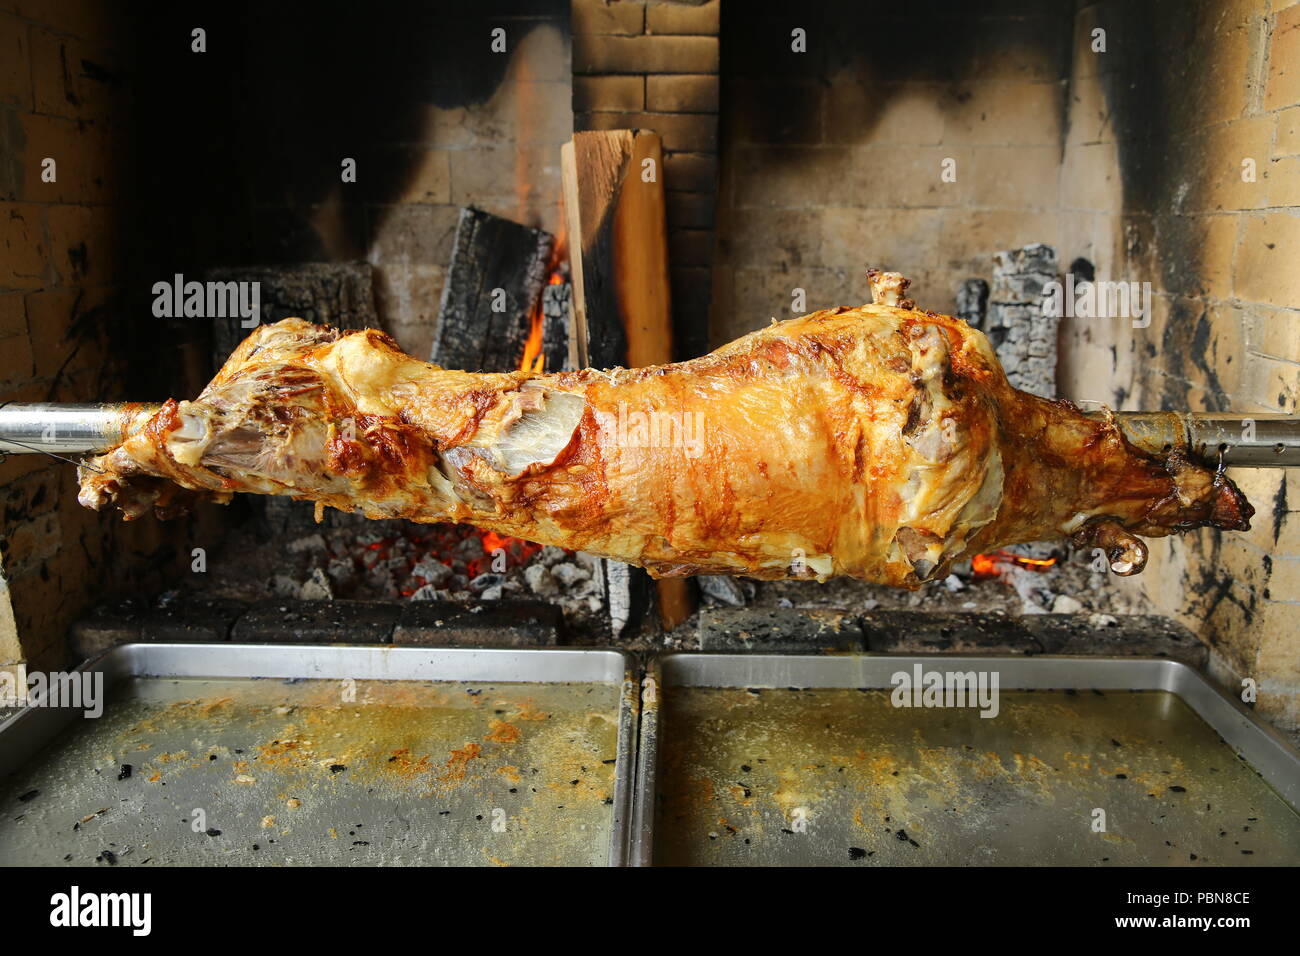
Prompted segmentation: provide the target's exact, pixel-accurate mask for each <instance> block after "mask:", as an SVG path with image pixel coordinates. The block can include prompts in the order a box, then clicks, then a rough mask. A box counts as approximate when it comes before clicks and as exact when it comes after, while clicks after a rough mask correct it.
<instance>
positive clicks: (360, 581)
mask: <svg viewBox="0 0 1300 956" xmlns="http://www.w3.org/2000/svg"><path fill="white" fill-rule="evenodd" d="M422 540H428V539H427V538H425V537H423V536H422V534H421V533H420V531H419V530H416V531H414V532H413V531H412V526H410V525H407V524H406V523H404V522H398V521H377V522H368V523H366V524H364V525H359V526H355V527H350V526H346V525H344V526H339V527H325V528H323V529H322V530H321V531H320V532H316V533H312V534H307V535H302V536H300V537H297V538H294V539H292V540H290V541H288V542H285V541H284V540H283V539H270V540H267V539H265V538H259V537H257V536H256V535H255V534H254V533H253V532H251V531H247V530H244V529H236V530H234V531H232V532H231V533H230V534H229V536H228V538H227V542H226V545H225V547H224V549H223V552H222V555H221V556H220V557H218V558H216V559H214V560H210V561H209V573H208V574H205V575H195V578H196V579H199V578H201V579H202V580H196V581H195V582H194V584H195V585H196V590H199V591H202V592H204V593H207V594H210V595H212V596H223V597H236V598H240V599H243V600H258V599H261V598H265V597H275V598H297V599H303V600H313V601H328V600H333V599H336V598H337V599H352V600H388V601H405V600H411V601H453V602H461V603H467V604H471V605H474V604H477V603H479V602H485V601H499V600H505V599H512V600H540V601H548V602H550V603H553V604H556V605H558V606H559V607H561V608H562V609H563V611H564V613H565V618H566V621H567V623H568V627H569V628H570V630H571V631H573V632H575V633H577V634H582V633H590V634H593V635H598V634H599V633H600V632H602V631H604V630H607V629H608V626H609V625H608V621H607V620H606V612H605V589H604V573H603V568H602V564H601V562H600V559H599V558H596V557H593V556H592V555H589V554H583V553H580V552H578V553H575V552H569V551H565V550H564V549H563V548H556V547H550V546H548V547H544V548H541V549H540V550H538V551H536V552H535V553H533V554H532V555H531V556H530V557H528V558H526V559H523V560H522V561H521V560H520V558H519V555H518V554H517V553H515V552H513V551H511V552H509V553H508V554H497V555H490V554H487V553H486V552H485V550H484V545H483V541H482V539H481V538H480V537H478V536H477V535H470V536H467V537H465V538H463V539H461V540H459V541H454V542H446V541H444V542H442V543H441V544H440V547H441V548H442V550H440V551H437V552H434V551H430V550H428V549H427V547H426V546H425V545H423V544H421V541H422ZM476 572H477V573H476Z"/></svg>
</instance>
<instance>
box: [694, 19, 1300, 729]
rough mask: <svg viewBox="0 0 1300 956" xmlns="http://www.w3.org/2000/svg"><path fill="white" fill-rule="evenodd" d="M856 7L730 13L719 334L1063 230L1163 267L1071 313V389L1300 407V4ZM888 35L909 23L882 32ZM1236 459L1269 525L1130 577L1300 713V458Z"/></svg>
mask: <svg viewBox="0 0 1300 956" xmlns="http://www.w3.org/2000/svg"><path fill="white" fill-rule="evenodd" d="M728 10H730V8H728ZM857 10H858V13H857V14H856V16H858V17H859V18H860V20H858V21H855V20H854V19H853V17H854V14H852V13H846V12H845V9H844V8H843V7H842V6H840V7H836V6H835V5H833V4H819V3H816V2H809V3H806V4H801V5H799V7H797V8H795V9H790V8H789V6H788V5H781V4H775V3H772V4H769V3H762V2H756V3H755V4H754V5H752V6H747V7H746V9H745V15H744V16H743V17H736V18H734V19H733V18H732V17H731V16H726V17H724V23H723V31H722V44H723V54H722V118H723V126H722V147H721V157H722V163H721V171H722V182H721V187H720V194H719V204H718V205H719V213H718V215H719V222H718V246H717V248H718V257H717V262H716V264H715V268H714V295H713V305H712V315H711V334H712V338H713V340H714V342H715V344H718V343H721V342H723V341H726V340H729V339H730V338H733V337H734V336H736V335H738V334H741V333H743V332H746V331H749V330H751V329H754V328H758V327H761V326H763V325H766V324H767V323H768V322H769V321H770V318H771V317H773V316H777V317H784V316H789V315H790V314H791V311H792V310H791V306H792V294H793V293H794V292H795V290H798V289H802V290H804V292H805V294H806V296H805V297H806V302H805V304H804V308H803V310H804V311H811V310H813V309H817V308H824V307H828V306H832V305H838V304H856V303H860V302H863V301H868V300H869V290H868V288H867V285H866V282H865V278H864V275H863V271H864V269H865V268H866V266H868V265H876V266H881V267H885V268H891V269H897V270H899V271H902V272H903V273H904V274H906V275H908V276H910V277H911V278H913V279H914V280H915V285H914V287H913V292H914V295H915V297H916V299H917V301H918V302H919V303H920V304H921V305H922V306H923V307H926V308H932V309H937V310H943V311H950V310H952V309H953V308H954V306H955V299H954V293H955V291H956V289H957V287H958V285H959V284H960V282H961V281H962V280H963V279H965V278H966V277H968V276H984V277H987V276H988V275H989V273H990V271H991V265H992V263H991V256H992V254H993V253H994V252H995V251H997V250H999V249H1005V248H1011V247H1016V246H1020V245H1022V244H1025V243H1028V242H1047V243H1049V244H1051V245H1053V246H1055V247H1056V249H1057V251H1058V254H1059V259H1060V262H1061V263H1062V266H1063V267H1068V266H1069V264H1070V263H1072V262H1074V261H1075V260H1076V259H1078V258H1084V259H1087V260H1088V261H1089V262H1090V263H1091V264H1092V265H1093V266H1095V268H1096V273H1097V277H1098V278H1099V279H1113V280H1119V279H1123V280H1128V281H1138V282H1142V281H1149V282H1151V284H1152V289H1153V292H1154V295H1155V307H1154V310H1153V311H1154V314H1153V318H1152V323H1151V326H1150V327H1149V328H1146V329H1135V328H1132V326H1131V323H1130V322H1129V321H1127V320H1124V319H1117V320H1115V319H1105V320H1102V319H1092V320H1083V319H1073V318H1067V319H1065V320H1064V321H1063V323H1062V334H1061V343H1060V345H1061V365H1060V370H1059V387H1060V390H1061V393H1062V394H1063V395H1065V396H1067V397H1070V398H1075V399H1093V400H1100V401H1103V402H1106V403H1107V404H1110V405H1112V406H1114V407H1120V408H1126V409H1147V408H1149V409H1161V408H1165V409H1179V408H1187V409H1192V410H1197V409H1207V410H1231V411H1241V412H1245V413H1249V412H1252V411H1255V412H1279V411H1280V412H1289V413H1294V412H1295V409H1296V402H1297V392H1298V391H1300V311H1297V306H1298V305H1300V280H1298V279H1297V276H1300V272H1298V271H1297V269H1296V263H1297V261H1300V209H1298V208H1297V204H1298V203H1300V106H1298V105H1297V104H1300V4H1297V3H1294V2H1286V0H1281V2H1266V3H1257V2H1252V0H1230V2H1210V0H1201V2H1196V3H1189V4H1181V5H1175V4H1132V3H1124V2H1103V3H1078V4H1074V3H1059V4H1053V3H1050V2H1048V3H1037V4H1030V3H1014V2H1012V3H1003V4H997V5H995V6H992V7H986V8H981V9H980V10H975V9H974V8H973V7H972V8H971V9H965V10H963V9H961V8H958V7H956V6H954V7H953V8H952V9H951V11H950V12H948V13H946V14H944V15H939V14H937V13H936V11H935V10H934V9H933V8H926V10H925V11H924V12H922V13H919V14H913V13H911V12H909V11H908V10H907V9H906V8H900V7H898V6H897V5H889V4H885V3H864V4H862V5H861V6H860V7H859V8H857ZM921 20H923V21H924V22H923V23H922V22H920V21H921ZM796 28H801V29H803V30H805V31H806V36H807V49H808V52H807V53H806V54H799V53H795V52H793V51H792V50H791V48H790V47H791V31H792V30H793V29H796ZM1097 29H1102V30H1104V31H1105V41H1106V50H1105V52H1104V53H1094V52H1093V50H1092V43H1093V37H1094V34H1093V31H1094V30H1097ZM864 36H873V37H876V38H877V39H878V40H879V39H880V38H882V37H889V38H891V41H890V42H884V41H881V42H877V43H873V44H870V45H869V46H868V47H867V48H866V50H867V52H865V53H863V52H862V51H863V49H864V47H863V41H862V38H863V37H864ZM842 38H847V39H842ZM944 160H952V161H953V162H954V164H955V165H954V169H955V172H956V179H955V181H953V182H944V181H943V180H942V179H941V177H940V168H941V163H943V161H944ZM1243 160H1252V161H1253V163H1254V166H1255V169H1256V178H1255V180H1254V181H1253V182H1243V179H1242V170H1243V165H1242V163H1243ZM1233 477H1234V478H1235V479H1236V480H1237V481H1238V482H1239V483H1240V484H1241V485H1242V487H1243V488H1244V489H1245V490H1246V492H1247V494H1248V495H1249V496H1250V498H1251V500H1252V501H1253V502H1254V503H1255V506H1256V508H1257V509H1258V511H1259V514H1258V516H1257V518H1256V521H1255V527H1254V529H1253V530H1252V531H1250V532H1249V533H1246V534H1240V533H1233V534H1217V533H1212V532H1208V531H1202V532H1197V533H1194V534H1189V535H1186V536H1180V537H1171V538H1166V539H1160V540H1156V541H1153V542H1152V557H1151V561H1150V564H1149V566H1148V568H1147V570H1146V572H1145V573H1144V574H1142V575H1140V576H1138V577H1135V578H1131V579H1121V578H1114V577H1112V578H1110V579H1109V582H1108V585H1107V586H1110V587H1118V588H1126V589H1132V590H1133V591H1135V592H1137V594H1138V596H1139V597H1142V598H1143V599H1145V601H1147V602H1148V603H1149V604H1150V606H1151V608H1152V610H1155V611H1159V612H1162V613H1165V614H1169V615H1172V616H1174V617H1177V618H1178V619H1180V620H1182V621H1183V622H1184V623H1186V624H1188V625H1189V626H1191V627H1192V628H1193V629H1195V630H1196V631H1197V632H1198V633H1199V634H1200V636H1201V637H1202V638H1203V639H1204V640H1205V641H1206V642H1207V643H1208V644H1209V645H1210V647H1211V650H1212V654H1211V660H1212V661H1213V662H1214V670H1215V672H1216V673H1217V674H1218V676H1219V677H1220V678H1221V679H1222V680H1223V681H1224V682H1225V683H1230V684H1234V685H1235V684H1236V683H1237V681H1238V680H1239V679H1240V678H1242V677H1253V678H1254V679H1255V680H1256V681H1258V682H1259V683H1260V686H1261V688H1262V691H1261V696H1260V703H1259V708H1260V710H1261V711H1262V712H1263V713H1264V714H1266V715H1267V716H1268V717H1269V718H1270V719H1273V720H1274V721H1276V722H1277V723H1278V724H1279V725H1281V726H1285V727H1289V728H1295V727H1297V726H1298V725H1300V712H1298V711H1297V701H1298V700H1300V643H1298V642H1297V641H1296V640H1295V635H1296V633H1297V630H1298V626H1300V589H1298V588H1300V562H1298V561H1297V558H1300V550H1297V548H1298V546H1300V530H1298V528H1300V517H1298V516H1297V513H1296V512H1297V509H1300V503H1298V502H1300V497H1298V496H1300V480H1298V479H1297V477H1296V476H1295V475H1294V474H1290V475H1288V474H1286V473H1284V472H1282V471H1280V470H1259V471H1249V470H1238V471H1236V472H1234V473H1233Z"/></svg>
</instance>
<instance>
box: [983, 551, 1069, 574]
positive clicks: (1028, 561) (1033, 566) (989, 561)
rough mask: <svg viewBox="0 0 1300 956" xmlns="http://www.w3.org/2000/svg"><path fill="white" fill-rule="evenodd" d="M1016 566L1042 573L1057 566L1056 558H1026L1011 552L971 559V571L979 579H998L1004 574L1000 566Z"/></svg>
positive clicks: (1000, 552) (997, 552)
mask: <svg viewBox="0 0 1300 956" xmlns="http://www.w3.org/2000/svg"><path fill="white" fill-rule="evenodd" d="M1003 564H1014V565H1016V566H1017V567H1021V568H1025V569H1026V570H1029V571H1037V572H1039V573H1042V572H1044V571H1048V570H1050V569H1051V568H1053V567H1055V566H1056V558H1025V557H1021V556H1020V555H1018V554H1012V553H1011V552H1010V551H995V552H993V553H992V554H977V555H975V556H974V557H973V558H971V559H970V566H971V570H972V571H973V572H974V573H975V577H977V578H996V577H998V576H1000V575H1001V574H1002V571H1001V568H1000V567H999V565H1003Z"/></svg>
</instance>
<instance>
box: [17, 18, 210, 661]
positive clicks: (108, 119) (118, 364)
mask: <svg viewBox="0 0 1300 956" xmlns="http://www.w3.org/2000/svg"><path fill="white" fill-rule="evenodd" d="M127 46H128V45H127V44H126V42H125V41H123V39H122V38H121V37H120V36H119V35H118V34H117V33H116V32H115V29H114V23H113V15H112V10H111V8H109V7H108V6H107V5H105V4H102V3H98V2H95V0H69V2H65V3H59V4H47V3H37V2H25V0H21V2H20V0H9V2H4V3H0V401H47V400H53V401H89V400H95V399H104V400H113V399H126V398H128V397H135V398H146V397H149V396H140V395H135V396H132V395H131V389H130V385H129V382H130V381H131V357H130V355H129V354H127V352H128V351H129V350H128V349H126V348H124V345H125V343H124V342H123V341H122V340H121V339H120V338H116V337H115V336H114V333H113V330H114V328H115V327H117V326H118V325H119V323H120V320H121V316H122V310H123V307H122V302H121V293H122V286H123V275H122V269H123V265H122V261H121V255H120V253H119V248H120V232H121V229H122V226H123V222H124V219H125V217H126V215H127V213H128V209H129V207H128V205H127V202H128V195H129V191H127V190H126V169H127V166H128V150H129V143H128V136H127V132H128V129H129V122H130V120H129V110H127V109H126V107H125V105H124V102H123V97H122V93H123V82H122V80H121V76H122V71H123V70H124V69H125V68H126V66H127V63H128V62H129V57H130V51H129V49H128V48H127ZM47 158H49V159H53V160H54V162H55V166H54V177H55V178H54V181H52V182H46V181H43V179H42V170H43V168H44V167H43V165H42V164H43V161H44V160H45V159H47ZM75 477H76V476H75V469H73V467H72V466H71V465H67V464H64V463H61V462H58V461H55V460H54V459H52V458H49V457H46V456H44V455H14V456H10V457H9V459H8V460H7V461H5V462H4V463H3V464H0V513H2V514H3V518H2V519H0V667H4V666H5V665H7V664H10V663H12V662H14V661H18V660H26V661H28V662H29V663H32V664H34V665H36V666H38V667H48V666H57V665H60V664H61V663H63V660H64V646H63V637H64V633H65V631H66V628H67V626H68V624H69V623H70V622H71V620H72V619H73V618H74V617H75V616H76V615H77V614H78V613H80V611H81V610H82V609H83V608H84V607H85V606H86V605H87V604H89V603H90V602H91V601H93V600H94V599H95V597H96V596H97V595H98V594H101V593H103V592H105V591H108V590H111V589H113V588H115V587H118V586H120V585H121V584H122V583H123V582H124V581H128V580H129V581H141V580H145V579H146V578H149V576H150V575H152V578H151V580H152V582H153V583H154V585H155V586H157V584H158V583H159V580H160V575H164V574H165V573H167V572H168V570H169V569H170V570H172V571H174V569H175V567H176V566H177V563H178V561H179V560H180V557H181V555H188V537H189V535H190V533H191V532H192V531H193V526H192V525H191V524H187V523H185V522H181V523H179V524H178V528H179V531H168V532H167V534H165V535H164V534H161V533H160V529H159V526H158V525H157V523H156V522H154V521H152V520H145V521H140V522H137V523H136V524H134V525H131V526H123V525H122V524H121V522H120V521H119V520H118V519H117V518H115V517H111V516H108V515H99V514H96V513H94V512H91V511H88V510H86V509H84V508H82V507H81V506H80V505H78V504H77V501H76V480H75ZM110 555H112V558H111V559H110V558H109V556H110Z"/></svg>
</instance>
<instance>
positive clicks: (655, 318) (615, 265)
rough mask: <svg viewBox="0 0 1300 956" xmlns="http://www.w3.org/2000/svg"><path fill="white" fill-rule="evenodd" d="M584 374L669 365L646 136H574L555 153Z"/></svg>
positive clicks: (659, 177)
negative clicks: (586, 371)
mask: <svg viewBox="0 0 1300 956" xmlns="http://www.w3.org/2000/svg"><path fill="white" fill-rule="evenodd" d="M561 163H562V179H563V183H564V204H565V214H566V216H567V218H568V225H569V235H570V236H571V237H572V240H571V242H572V253H571V255H570V261H571V265H572V270H573V285H574V317H575V322H574V326H575V328H574V334H575V336H576V344H577V351H578V359H579V362H580V363H581V364H582V365H583V366H591V367H595V368H612V367H613V366H615V365H626V366H629V367H632V368H637V367H641V366H645V365H661V364H663V363H665V362H669V361H672V350H673V338H672V301H671V296H670V292H669V290H670V284H669V276H668V227H667V217H666V213H665V208H664V189H663V149H662V145H661V143H660V140H659V136H658V135H657V134H655V133H651V132H648V131H645V130H636V131H634V130H593V131H589V132H580V133H574V134H573V140H572V142H571V143H567V144H565V146H564V148H563V150H562V151H561Z"/></svg>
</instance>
